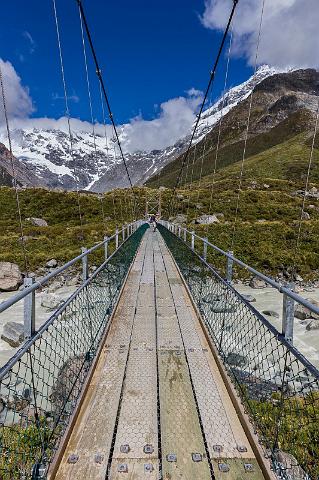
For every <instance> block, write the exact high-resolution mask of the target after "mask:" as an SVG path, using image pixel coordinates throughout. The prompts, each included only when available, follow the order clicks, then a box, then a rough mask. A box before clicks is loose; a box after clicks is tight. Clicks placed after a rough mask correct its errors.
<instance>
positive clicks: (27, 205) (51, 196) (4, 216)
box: [0, 187, 145, 270]
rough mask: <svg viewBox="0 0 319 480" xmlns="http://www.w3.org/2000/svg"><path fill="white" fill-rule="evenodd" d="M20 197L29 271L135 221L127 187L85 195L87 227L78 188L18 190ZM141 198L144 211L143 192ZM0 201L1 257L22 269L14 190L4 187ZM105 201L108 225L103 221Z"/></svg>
mask: <svg viewBox="0 0 319 480" xmlns="http://www.w3.org/2000/svg"><path fill="white" fill-rule="evenodd" d="M137 192H139V190H138V189H137ZM19 197H20V204H21V213H22V219H23V228H24V236H25V237H26V248H27V253H28V260H29V266H30V270H33V269H35V268H37V267H39V266H41V265H43V264H44V263H45V262H46V261H48V260H49V259H51V258H53V257H54V258H56V259H57V260H58V261H59V262H64V261H66V260H69V259H71V258H72V257H74V256H75V255H78V254H79V253H80V251H81V246H86V247H89V246H92V245H94V243H95V242H98V241H101V240H102V239H103V236H104V235H111V234H112V233H114V231H115V228H116V226H117V225H119V226H120V225H122V223H124V222H129V221H131V220H132V215H131V212H132V209H131V203H130V200H131V199H130V195H129V193H128V192H127V191H125V190H116V191H115V192H114V194H106V195H104V196H103V197H102V200H99V198H98V197H97V196H96V195H92V194H86V193H81V194H80V208H81V214H82V223H83V228H82V227H81V224H80V219H79V209H78V200H77V194H76V193H74V192H58V191H48V190H45V189H25V190H20V192H19ZM139 200H140V202H141V205H143V208H144V209H145V197H144V198H143V194H142V193H141V194H140V195H139ZM0 205H1V218H0V261H12V262H16V263H18V264H19V265H20V267H21V268H22V269H23V268H24V265H23V254H22V248H21V235H20V228H19V222H18V216H17V208H16V201H15V195H14V191H13V190H12V189H10V188H6V187H1V188H0ZM102 205H103V209H104V216H105V220H106V221H105V224H103V220H102ZM138 208H139V205H138ZM137 214H138V216H140V214H141V212H139V211H137ZM28 217H40V218H43V219H44V220H46V221H47V222H48V224H49V226H48V227H36V226H33V225H31V224H30V222H29V221H27V220H26V219H27V218H28Z"/></svg>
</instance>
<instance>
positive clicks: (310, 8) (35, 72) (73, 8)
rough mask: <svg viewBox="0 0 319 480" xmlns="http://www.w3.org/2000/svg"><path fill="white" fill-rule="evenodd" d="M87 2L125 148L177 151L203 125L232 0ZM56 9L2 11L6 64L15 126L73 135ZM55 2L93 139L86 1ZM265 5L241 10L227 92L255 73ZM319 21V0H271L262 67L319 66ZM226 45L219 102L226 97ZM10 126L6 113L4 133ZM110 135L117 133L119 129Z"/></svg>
mask: <svg viewBox="0 0 319 480" xmlns="http://www.w3.org/2000/svg"><path fill="white" fill-rule="evenodd" d="M82 1H83V4H84V7H85V11H86V14H87V19H88V21H89V25H90V27H91V31H92V35H93V39H94V43H95V46H96V51H97V54H98V57H99V60H100V64H101V67H102V70H103V74H104V78H105V81H106V85H107V89H108V92H109V97H110V101H111V106H112V110H113V114H114V118H115V121H116V123H117V124H118V125H123V124H124V126H123V128H121V133H122V140H123V142H124V148H125V149H127V150H128V151H136V150H140V149H142V150H145V149H146V150H152V149H161V148H164V147H167V146H169V145H173V144H174V143H175V142H176V141H177V140H178V139H180V138H182V137H184V136H185V135H186V134H187V133H189V132H190V129H191V128H192V125H193V124H194V120H195V113H196V110H198V108H199V105H200V102H201V94H202V93H201V92H203V91H204V90H205V88H206V85H207V82H208V78H209V72H210V70H211V68H212V65H213V64H214V60H215V57H216V53H217V51H218V47H219V45H220V40H221V36H222V32H223V30H224V28H225V25H226V22H227V19H228V17H229V13H230V10H231V7H232V5H233V0H161V1H160V2H158V1H156V2H155V1H154V0H153V1H150V0H134V1H132V0H117V1H115V2H111V1H106V0H104V1H103V0H82ZM52 3H53V2H52V0H29V1H28V2H25V1H22V0H11V2H10V3H8V2H7V3H6V4H5V5H4V6H3V8H2V16H1V19H0V66H1V70H2V74H3V76H4V83H5V85H6V91H7V105H8V110H9V114H10V117H11V120H12V121H11V127H12V128H13V129H20V128H22V129H32V128H45V129H58V130H61V129H62V130H64V131H66V130H67V122H66V119H65V118H63V116H64V114H65V107H64V100H63V89H62V81H61V72H60V64H59V55H58V49H57V39H56V31H55V22H54V15H53V4H52ZM56 3H57V9H58V16H59V21H60V30H61V39H62V45H63V55H64V63H65V72H66V80H67V86H68V95H69V96H70V114H71V117H72V125H71V127H72V130H74V131H84V132H91V131H92V125H90V124H89V123H88V121H90V113H89V106H88V100H87V91H86V82H85V71H84V63H83V51H82V44H81V36H80V23H79V16H78V9H77V3H76V0H56ZM263 3H264V0H240V2H239V3H238V7H237V9H236V15H235V19H234V23H233V26H232V28H233V47H232V55H231V62H230V71H229V79H228V84H227V87H228V88H229V87H230V86H234V85H238V84H239V83H241V82H242V81H244V80H246V79H247V78H248V77H249V76H250V75H251V74H252V73H253V70H254V64H255V57H256V45H257V38H258V36H259V35H258V34H259V25H260V20H261V11H262V5H263ZM305 5H306V7H307V8H305ZM318 24H319V8H318V0H307V2H306V4H305V2H304V0H266V1H265V8H264V13H263V19H262V29H261V36H260V45H259V48H258V55H257V65H262V64H268V65H270V66H272V67H277V68H278V69H279V70H281V71H282V70H283V69H284V70H285V69H287V68H301V67H317V68H318V67H319V57H318V51H319V35H318ZM283 26H284V28H283ZM228 40H229V39H228ZM227 47H228V45H226V48H225V51H224V55H223V56H222V58H221V62H220V65H219V69H218V72H217V76H216V79H215V85H214V89H213V92H212V95H211V98H212V100H216V99H217V98H219V97H220V96H221V94H222V90H223V85H224V76H225V67H226V50H227ZM89 58H90V65H89V67H90V76H91V84H92V95H93V100H94V105H93V107H94V121H95V122H96V123H98V124H99V125H96V128H97V129H98V128H99V132H100V133H103V132H102V130H103V131H104V128H103V126H102V125H101V124H100V123H101V121H102V116H101V105H100V101H99V89H98V84H97V79H96V75H95V72H94V68H92V67H93V65H92V60H91V56H90V55H89ZM9 62H10V63H9ZM190 89H192V92H193V93H192V94H190V93H189V90H190ZM187 92H188V93H187ZM56 119H58V120H56ZM1 125H3V115H1V111H0V134H1ZM2 133H3V132H2ZM107 135H108V136H111V135H112V130H111V128H109V129H108V132H107Z"/></svg>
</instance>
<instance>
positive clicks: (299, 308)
mask: <svg viewBox="0 0 319 480" xmlns="http://www.w3.org/2000/svg"><path fill="white" fill-rule="evenodd" d="M306 300H308V302H310V303H312V304H313V305H314V306H315V307H318V308H319V302H317V301H316V300H313V299H312V298H307V299H306ZM295 317H296V318H299V320H306V319H308V318H314V319H316V320H318V319H319V315H316V314H315V313H314V312H312V311H311V310H309V308H307V307H304V306H303V305H300V304H299V303H296V304H295Z"/></svg>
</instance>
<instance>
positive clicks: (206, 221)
mask: <svg viewBox="0 0 319 480" xmlns="http://www.w3.org/2000/svg"><path fill="white" fill-rule="evenodd" d="M195 223H197V224H198V225H211V224H213V223H219V220H218V218H217V215H201V216H200V217H197V218H196V220H195Z"/></svg>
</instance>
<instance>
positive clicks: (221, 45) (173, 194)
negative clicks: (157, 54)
mask: <svg viewBox="0 0 319 480" xmlns="http://www.w3.org/2000/svg"><path fill="white" fill-rule="evenodd" d="M78 1H80V0H78ZM238 1H239V0H233V6H232V9H231V12H230V15H229V18H228V22H227V26H226V28H225V31H224V34H223V37H222V41H221V44H220V47H219V50H218V53H217V57H216V60H215V64H214V67H213V69H212V71H211V73H210V78H209V82H208V85H207V88H206V91H205V95H204V98H203V101H202V104H201V106H200V110H199V113H198V115H197V119H196V122H195V126H194V128H193V131H192V135H191V138H190V141H189V144H188V147H187V150H186V153H185V154H184V156H183V160H182V163H181V168H180V170H179V173H178V176H177V179H176V183H175V185H174V188H173V191H172V195H171V201H170V206H171V204H172V201H173V198H174V196H175V193H176V190H177V188H178V186H179V183H180V180H181V176H182V172H183V169H184V166H185V163H186V161H187V157H188V155H189V152H190V149H191V146H192V143H193V139H194V136H195V133H196V131H197V127H198V124H199V121H200V118H201V115H202V112H203V109H204V106H205V103H206V100H207V97H208V94H209V91H210V88H211V86H212V84H213V81H214V78H215V75H216V70H217V66H218V63H219V60H220V57H221V54H222V51H223V48H224V44H225V41H226V38H227V35H228V31H229V28H230V25H231V22H232V19H233V16H234V13H235V10H236V6H237V4H238Z"/></svg>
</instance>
